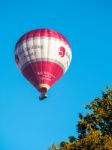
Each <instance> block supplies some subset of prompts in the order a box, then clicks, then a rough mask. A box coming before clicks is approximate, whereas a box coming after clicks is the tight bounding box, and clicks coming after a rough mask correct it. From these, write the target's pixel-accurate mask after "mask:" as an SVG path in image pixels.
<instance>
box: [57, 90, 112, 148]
mask: <svg viewBox="0 0 112 150" xmlns="http://www.w3.org/2000/svg"><path fill="white" fill-rule="evenodd" d="M85 108H86V109H89V113H87V114H86V115H85V116H83V115H82V114H81V113H80V114H79V121H78V124H77V131H78V137H77V138H75V137H74V136H70V137H69V142H65V141H63V142H61V143H60V146H59V147H58V149H56V150H112V89H110V88H107V91H106V92H102V96H101V98H98V97H97V98H95V99H94V100H93V101H92V102H91V103H90V104H88V105H86V106H85ZM54 150H55V149H54Z"/></svg>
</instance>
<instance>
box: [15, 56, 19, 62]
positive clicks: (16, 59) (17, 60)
mask: <svg viewBox="0 0 112 150" xmlns="http://www.w3.org/2000/svg"><path fill="white" fill-rule="evenodd" d="M15 61H16V63H17V64H18V63H19V57H18V55H15Z"/></svg>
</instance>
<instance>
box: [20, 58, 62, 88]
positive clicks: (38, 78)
mask: <svg viewBox="0 0 112 150" xmlns="http://www.w3.org/2000/svg"><path fill="white" fill-rule="evenodd" d="M22 73H23V75H24V76H25V78H26V79H27V80H29V81H30V82H31V83H32V84H33V85H34V86H35V87H36V88H37V86H38V84H48V85H49V86H52V85H53V84H54V83H55V82H56V81H57V80H59V78H60V77H61V76H62V75H63V73H64V71H63V69H62V67H60V66H59V65H58V64H56V63H54V62H50V61H38V62H33V63H31V64H29V65H28V66H27V67H26V68H24V69H23V70H22Z"/></svg>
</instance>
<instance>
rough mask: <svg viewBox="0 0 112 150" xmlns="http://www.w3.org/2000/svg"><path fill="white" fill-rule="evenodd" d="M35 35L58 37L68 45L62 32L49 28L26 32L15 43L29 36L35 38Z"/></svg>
mask: <svg viewBox="0 0 112 150" xmlns="http://www.w3.org/2000/svg"><path fill="white" fill-rule="evenodd" d="M35 37H40V38H41V37H49V38H56V39H59V40H61V41H63V42H65V43H66V44H67V45H68V46H70V44H69V42H68V41H67V39H66V38H65V37H64V36H63V35H62V34H60V33H59V32H56V31H54V30H51V29H37V30H32V31H30V32H27V33H26V34H24V35H23V36H22V37H21V38H20V39H19V41H18V42H17V44H19V43H21V42H23V41H24V40H28V39H29V38H35ZM17 44H16V46H17Z"/></svg>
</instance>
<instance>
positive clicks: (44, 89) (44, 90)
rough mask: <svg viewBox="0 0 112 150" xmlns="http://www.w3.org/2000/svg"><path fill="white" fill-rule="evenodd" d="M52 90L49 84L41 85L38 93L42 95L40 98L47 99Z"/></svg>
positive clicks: (38, 87)
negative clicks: (48, 92)
mask: <svg viewBox="0 0 112 150" xmlns="http://www.w3.org/2000/svg"><path fill="white" fill-rule="evenodd" d="M49 88H50V86H49V85H48V84H39V85H38V86H37V89H38V91H39V92H40V93H41V94H40V96H39V99H40V100H43V99H45V98H47V91H48V89H49Z"/></svg>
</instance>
